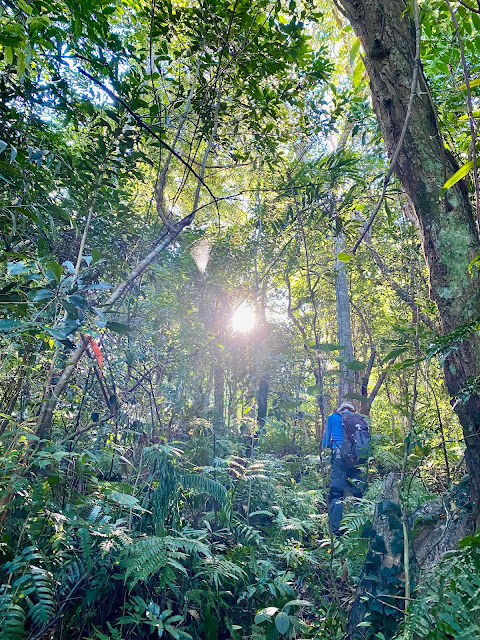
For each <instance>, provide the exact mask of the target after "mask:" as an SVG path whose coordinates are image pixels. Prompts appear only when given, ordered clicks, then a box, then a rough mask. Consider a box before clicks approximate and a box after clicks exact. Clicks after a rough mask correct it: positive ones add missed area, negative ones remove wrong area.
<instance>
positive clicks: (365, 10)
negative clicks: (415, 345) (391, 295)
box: [340, 0, 480, 515]
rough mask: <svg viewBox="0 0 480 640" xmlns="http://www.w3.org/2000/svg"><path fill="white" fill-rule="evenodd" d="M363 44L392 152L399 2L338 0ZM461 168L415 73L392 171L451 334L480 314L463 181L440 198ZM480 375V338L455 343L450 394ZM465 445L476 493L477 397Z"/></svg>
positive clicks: (479, 450)
mask: <svg viewBox="0 0 480 640" xmlns="http://www.w3.org/2000/svg"><path fill="white" fill-rule="evenodd" d="M340 1H341V4H342V6H343V9H344V11H345V15H346V16H347V18H348V20H349V21H350V23H351V25H352V27H353V29H354V31H355V33H356V34H357V36H358V37H359V38H360V39H361V41H362V44H363V47H364V49H365V66H366V69H367V72H368V75H369V77H370V86H371V91H372V98H373V106H374V109H375V112H376V114H377V118H378V121H379V124H380V127H381V130H382V134H383V138H384V140H385V144H386V147H387V151H388V153H389V155H390V156H392V155H393V153H394V151H395V148H396V146H397V144H398V140H399V137H400V133H401V130H402V127H403V125H404V122H405V116H406V112H407V105H408V102H409V97H410V91H411V82H412V76H413V70H414V59H415V54H414V51H415V35H414V27H413V23H412V18H411V14H410V12H409V9H408V4H407V3H406V2H404V1H403V0H340ZM457 169H458V165H457V163H456V161H455V160H454V158H453V157H452V156H451V155H450V154H449V152H448V151H447V150H446V149H445V147H444V144H443V141H442V137H441V133H440V131H439V127H438V122H437V118H436V114H435V111H434V107H433V105H432V102H431V98H430V93H429V90H428V87H427V84H426V81H425V78H424V77H423V75H422V74H420V79H419V86H418V90H417V95H416V97H415V101H414V104H413V109H412V114H411V117H410V121H409V124H408V128H407V132H406V136H405V141H404V143H403V145H402V148H401V150H400V154H399V157H398V161H397V164H396V166H395V172H396V174H397V176H398V178H399V180H400V182H401V184H402V186H403V188H404V190H405V192H406V193H407V195H408V196H409V198H410V199H411V201H412V204H413V207H414V211H415V215H416V217H417V220H418V226H419V232H420V238H421V242H422V247H423V252H424V255H425V259H426V262H427V265H428V268H429V274H430V294H431V297H432V299H433V300H434V301H435V303H436V305H437V308H438V314H439V319H440V325H441V330H442V332H443V333H444V334H446V333H450V332H451V331H453V330H454V329H456V328H457V327H458V326H459V325H463V324H465V323H467V322H469V321H471V320H473V319H474V318H476V317H477V316H478V315H479V314H480V287H479V286H478V277H471V276H470V275H469V273H468V264H469V263H470V261H471V260H472V259H473V258H475V256H476V255H477V254H479V253H480V242H479V239H478V235H477V230H476V224H475V218H474V215H473V211H472V207H471V204H470V200H469V196H468V192H467V190H466V188H465V184H464V183H463V181H460V182H459V183H457V184H456V185H455V186H454V187H452V188H451V189H449V190H448V191H447V192H446V194H445V195H444V196H443V197H442V196H441V189H442V186H443V184H444V183H445V180H446V179H447V178H449V177H450V176H452V175H453V174H454V173H455V171H456V170H457ZM479 375H480V336H478V335H474V334H471V335H470V336H466V337H465V338H464V339H463V341H460V340H459V341H458V342H457V344H456V345H455V348H454V349H452V350H451V353H450V354H449V356H448V357H447V358H446V361H445V379H446V383H447V387H448V390H449V393H450V395H451V396H452V398H455V396H457V394H458V393H459V392H460V391H461V389H463V388H464V387H466V386H468V383H469V381H470V380H472V379H473V378H476V377H478V376H479ZM454 407H455V411H456V413H457V415H458V417H459V419H460V422H461V424H462V427H463V433H464V437H465V443H466V446H467V453H466V460H467V465H468V469H469V473H470V477H471V497H472V500H473V501H474V503H475V511H476V513H477V515H478V508H479V498H480V428H479V427H480V397H479V396H478V395H477V394H472V395H471V396H470V398H469V399H468V400H467V401H465V402H459V401H458V402H455V404H454Z"/></svg>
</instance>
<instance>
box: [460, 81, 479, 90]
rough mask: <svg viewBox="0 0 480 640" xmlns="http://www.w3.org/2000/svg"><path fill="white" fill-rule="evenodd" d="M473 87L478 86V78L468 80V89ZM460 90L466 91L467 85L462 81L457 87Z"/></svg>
mask: <svg viewBox="0 0 480 640" xmlns="http://www.w3.org/2000/svg"><path fill="white" fill-rule="evenodd" d="M475 87H480V78H475V80H470V89H474V88H475ZM459 89H460V91H466V89H467V85H466V83H463V84H461V85H460V87H459Z"/></svg>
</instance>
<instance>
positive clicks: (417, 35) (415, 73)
mask: <svg viewBox="0 0 480 640" xmlns="http://www.w3.org/2000/svg"><path fill="white" fill-rule="evenodd" d="M413 14H414V20H415V59H414V63H413V64H414V67H413V75H412V85H411V88H410V98H409V101H408V106H407V113H406V115H405V121H404V123H403V128H402V131H401V133H400V138H399V139H398V144H397V148H396V149H395V152H394V154H393V157H392V160H391V162H390V167H389V169H388V171H387V173H386V175H385V178H384V179H383V189H382V193H381V195H380V198H379V200H378V202H377V206H376V207H375V209H374V210H373V213H372V215H371V216H370V218H369V220H368V222H367V224H366V225H365V228H364V230H363V231H362V234H361V236H360V237H359V239H358V240H357V241H356V243H355V244H354V246H353V249H352V251H351V253H352V254H354V253H356V251H357V249H358V247H359V246H360V244H361V243H362V240H363V239H364V238H365V236H366V235H367V233H368V232H369V230H370V227H371V226H372V224H373V221H374V220H375V218H376V216H377V213H378V212H379V211H380V208H381V206H382V204H383V201H384V199H385V196H386V194H387V187H388V183H389V181H390V178H391V177H392V174H393V171H394V169H395V166H396V164H397V160H398V156H399V155H400V151H401V150H402V147H403V142H404V140H405V135H406V133H407V129H408V125H409V123H410V117H411V115H412V111H413V103H414V102H415V95H416V92H417V83H418V76H419V74H420V35H421V30H420V18H419V10H418V0H413Z"/></svg>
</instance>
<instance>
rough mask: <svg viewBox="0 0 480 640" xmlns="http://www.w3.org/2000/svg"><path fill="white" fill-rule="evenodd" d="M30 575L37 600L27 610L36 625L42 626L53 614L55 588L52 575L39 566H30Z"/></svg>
mask: <svg viewBox="0 0 480 640" xmlns="http://www.w3.org/2000/svg"><path fill="white" fill-rule="evenodd" d="M30 575H31V577H32V582H33V586H34V589H35V591H34V593H35V595H36V596H37V599H38V602H36V603H35V604H34V605H33V607H32V608H31V609H30V611H29V612H28V615H29V616H30V618H31V619H32V622H33V624H34V625H35V626H36V627H43V626H44V625H45V624H46V623H47V622H48V621H49V620H51V619H52V618H53V616H54V615H55V609H56V602H55V588H54V583H53V576H52V574H51V573H50V572H49V571H46V570H45V569H42V568H41V567H31V569H30Z"/></svg>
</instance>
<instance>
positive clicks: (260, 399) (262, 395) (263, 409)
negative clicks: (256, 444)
mask: <svg viewBox="0 0 480 640" xmlns="http://www.w3.org/2000/svg"><path fill="white" fill-rule="evenodd" d="M269 383H270V379H269V376H262V377H261V378H260V382H259V384H258V393H257V407H258V409H257V425H258V432H259V434H260V433H262V432H263V430H264V428H265V420H266V419H267V405H268V386H269Z"/></svg>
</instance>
